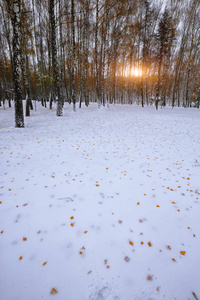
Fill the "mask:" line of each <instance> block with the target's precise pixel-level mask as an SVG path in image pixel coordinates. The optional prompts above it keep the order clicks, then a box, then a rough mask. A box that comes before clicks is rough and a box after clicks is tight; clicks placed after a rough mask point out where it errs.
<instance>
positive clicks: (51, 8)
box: [49, 0, 63, 116]
mask: <svg viewBox="0 0 200 300" xmlns="http://www.w3.org/2000/svg"><path fill="white" fill-rule="evenodd" d="M54 5H55V3H54V0H49V18H50V24H51V49H52V67H53V78H54V87H55V93H56V96H57V111H56V115H57V116H62V115H63V112H62V108H63V103H62V97H61V92H60V86H59V74H58V62H57V48H56V26H55V13H54Z"/></svg>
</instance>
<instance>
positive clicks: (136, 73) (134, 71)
mask: <svg viewBox="0 0 200 300" xmlns="http://www.w3.org/2000/svg"><path fill="white" fill-rule="evenodd" d="M131 75H132V76H135V77H141V76H142V71H141V70H140V69H138V68H133V69H132V70H131Z"/></svg>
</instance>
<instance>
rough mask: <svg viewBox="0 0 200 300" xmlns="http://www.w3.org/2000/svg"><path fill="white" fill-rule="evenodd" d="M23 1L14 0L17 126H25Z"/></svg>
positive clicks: (14, 70) (14, 64) (14, 65)
mask: <svg viewBox="0 0 200 300" xmlns="http://www.w3.org/2000/svg"><path fill="white" fill-rule="evenodd" d="M20 3H21V1H20V0H14V1H13V17H12V24H13V82H14V94H15V127H17V128H22V127H24V115H23V103H22V90H21V72H20V35H21V32H20V22H21V21H20V17H21V5H20Z"/></svg>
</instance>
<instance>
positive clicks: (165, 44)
mask: <svg viewBox="0 0 200 300" xmlns="http://www.w3.org/2000/svg"><path fill="white" fill-rule="evenodd" d="M199 15H200V1H199V0H187V1H185V0H173V1H172V0H171V1H150V0H133V1H132V0H120V1H119V0H76V1H74V0H0V83H1V84H0V106H3V107H5V102H6V101H8V106H11V103H12V100H14V103H15V126H16V127H24V112H23V100H26V108H25V115H26V116H27V117H28V116H30V110H31V109H33V101H35V102H36V101H40V102H41V104H42V105H43V106H45V107H47V106H48V107H49V108H50V109H51V108H52V105H55V106H56V114H57V116H62V114H63V106H64V103H65V102H68V103H71V104H72V106H73V110H74V111H75V110H76V106H78V107H79V108H80V107H81V105H82V103H84V104H85V105H86V106H88V105H89V103H91V102H96V103H97V105H98V108H100V107H101V105H109V104H110V103H120V104H137V105H140V106H142V107H144V106H146V105H155V107H156V108H157V109H158V106H162V107H163V106H165V105H170V106H172V107H175V106H178V107H180V106H183V107H191V106H192V107H197V108H199V101H200V18H199Z"/></svg>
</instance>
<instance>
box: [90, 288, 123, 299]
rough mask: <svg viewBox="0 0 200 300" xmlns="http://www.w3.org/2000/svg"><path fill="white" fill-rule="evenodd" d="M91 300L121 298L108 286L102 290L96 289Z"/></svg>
mask: <svg viewBox="0 0 200 300" xmlns="http://www.w3.org/2000/svg"><path fill="white" fill-rule="evenodd" d="M89 299H90V300H119V299H120V298H119V297H118V296H117V295H115V293H113V291H112V289H110V288H109V287H107V286H103V287H102V288H100V289H96V290H95V291H94V292H92V293H91V295H90V297H89Z"/></svg>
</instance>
